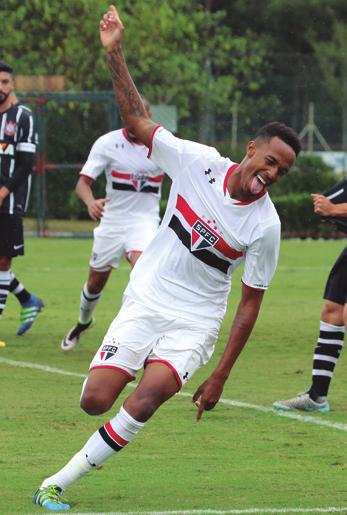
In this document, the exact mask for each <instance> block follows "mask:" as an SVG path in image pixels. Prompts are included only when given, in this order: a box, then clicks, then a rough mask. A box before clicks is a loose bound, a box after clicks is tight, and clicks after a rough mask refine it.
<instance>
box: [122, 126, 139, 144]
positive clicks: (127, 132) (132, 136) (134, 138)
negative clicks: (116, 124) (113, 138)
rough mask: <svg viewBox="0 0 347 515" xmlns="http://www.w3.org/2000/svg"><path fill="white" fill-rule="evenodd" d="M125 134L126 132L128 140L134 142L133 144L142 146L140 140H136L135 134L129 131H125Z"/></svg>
mask: <svg viewBox="0 0 347 515" xmlns="http://www.w3.org/2000/svg"><path fill="white" fill-rule="evenodd" d="M125 132H126V135H127V138H128V139H129V140H130V141H132V142H133V143H136V144H138V145H140V144H141V141H139V140H138V139H137V138H136V136H135V134H133V133H132V132H130V131H128V129H125Z"/></svg>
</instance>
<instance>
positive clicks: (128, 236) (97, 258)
mask: <svg viewBox="0 0 347 515" xmlns="http://www.w3.org/2000/svg"><path fill="white" fill-rule="evenodd" d="M157 230H158V224H157V222H149V221H146V222H143V223H139V224H134V225H127V226H125V225H124V226H122V227H117V226H115V227H112V226H111V227H110V226H109V225H107V226H106V225H103V224H102V223H101V224H100V225H98V227H96V228H95V229H94V243H93V248H92V253H91V256H90V261H89V265H90V266H91V267H92V268H94V269H95V270H97V271H98V272H106V271H108V270H110V269H111V268H118V266H119V263H120V261H121V259H123V258H124V257H126V256H127V255H128V254H130V253H131V252H143V251H144V249H145V248H146V247H147V245H148V244H149V243H150V241H151V240H152V239H153V238H154V236H155V234H156V232H157Z"/></svg>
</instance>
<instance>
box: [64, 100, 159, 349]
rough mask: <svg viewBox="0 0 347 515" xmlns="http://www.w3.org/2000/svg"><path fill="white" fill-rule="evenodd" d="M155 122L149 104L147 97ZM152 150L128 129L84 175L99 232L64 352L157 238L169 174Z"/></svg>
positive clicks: (97, 148) (102, 147) (104, 141)
mask: <svg viewBox="0 0 347 515" xmlns="http://www.w3.org/2000/svg"><path fill="white" fill-rule="evenodd" d="M142 101H143V103H144V105H145V108H146V113H147V115H148V116H149V117H150V116H151V114H150V112H149V110H150V106H149V102H148V100H147V99H146V98H145V97H144V96H142ZM147 152H148V149H147V148H146V147H145V146H144V145H143V144H142V143H141V142H140V141H139V140H138V139H137V138H136V137H135V136H134V135H133V134H131V132H129V131H128V130H127V129H119V130H116V131H111V132H109V133H107V134H104V135H103V136H101V137H100V138H99V139H97V140H96V142H95V143H94V145H93V147H92V149H91V151H90V154H89V157H88V160H87V162H86V163H85V165H84V166H83V168H82V170H81V172H80V178H79V180H78V183H77V186H76V193H77V195H78V196H79V198H80V199H81V200H82V201H83V202H84V203H85V205H86V206H87V208H88V213H89V216H90V217H91V218H92V220H100V224H99V225H98V227H96V228H95V229H94V244H93V249H92V254H91V258H90V268H89V276H88V280H87V282H86V283H85V284H84V286H83V289H82V292H81V295H80V312H79V318H78V322H77V324H76V325H75V326H74V327H73V328H72V329H70V331H69V332H68V334H67V335H66V336H65V337H64V339H63V341H62V342H61V348H62V350H63V351H69V350H71V349H73V348H74V347H75V346H76V344H77V343H78V341H79V339H80V336H81V334H82V333H83V332H84V331H85V330H86V329H88V328H89V327H90V326H91V325H92V322H93V312H94V309H95V307H96V305H97V303H98V302H99V300H100V297H101V292H102V290H103V289H104V287H105V284H106V282H107V280H108V278H109V276H110V273H111V270H112V269H113V268H117V267H118V265H119V262H120V260H121V259H122V258H123V257H124V256H126V258H127V260H128V261H129V263H130V264H131V266H132V267H133V266H134V265H135V263H136V261H137V260H138V258H139V256H140V255H141V252H142V251H143V250H144V248H145V247H146V246H147V244H148V243H149V242H150V241H151V239H152V238H153V236H154V235H155V233H156V231H157V229H158V224H159V201H160V193H161V183H162V180H163V177H164V176H163V172H162V171H161V170H160V169H159V168H158V167H157V166H156V165H155V164H154V163H152V161H150V160H149V159H148V157H147ZM103 171H104V172H105V175H106V198H101V199H95V198H94V195H93V192H92V187H91V186H92V183H93V182H94V180H95V179H97V177H98V176H99V175H100V174H101V173H102V172H103Z"/></svg>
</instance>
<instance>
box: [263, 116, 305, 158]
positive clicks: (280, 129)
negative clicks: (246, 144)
mask: <svg viewBox="0 0 347 515" xmlns="http://www.w3.org/2000/svg"><path fill="white" fill-rule="evenodd" d="M276 136H277V138H280V139H281V140H282V141H284V142H285V143H287V145H289V146H290V147H292V149H293V150H294V152H295V154H296V155H298V154H299V152H300V150H301V143H300V140H299V136H298V135H297V133H296V132H295V131H294V130H293V129H291V128H290V127H287V125H284V123H280V122H270V123H267V124H266V125H264V127H261V128H260V129H259V130H258V132H257V133H256V135H255V138H263V139H266V140H270V139H272V138H275V137H276Z"/></svg>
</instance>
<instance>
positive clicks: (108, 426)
mask: <svg viewBox="0 0 347 515" xmlns="http://www.w3.org/2000/svg"><path fill="white" fill-rule="evenodd" d="M104 427H105V429H106V431H107V432H108V434H109V436H110V437H111V438H112V440H114V441H115V442H116V443H118V445H121V446H122V447H124V446H125V445H126V444H127V443H129V442H128V440H124V438H122V437H121V436H119V434H118V433H116V431H115V430H114V429H113V427H112V426H111V424H110V422H107V424H105V426H104Z"/></svg>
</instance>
